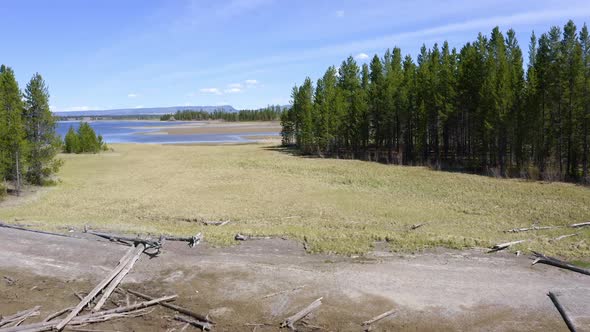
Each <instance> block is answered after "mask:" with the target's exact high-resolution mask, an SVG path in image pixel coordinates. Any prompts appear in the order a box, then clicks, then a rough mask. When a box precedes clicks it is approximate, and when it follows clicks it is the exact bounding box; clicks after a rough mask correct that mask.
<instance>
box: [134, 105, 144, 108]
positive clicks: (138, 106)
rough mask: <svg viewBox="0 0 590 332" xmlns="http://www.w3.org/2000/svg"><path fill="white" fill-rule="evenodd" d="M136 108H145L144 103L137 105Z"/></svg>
mask: <svg viewBox="0 0 590 332" xmlns="http://www.w3.org/2000/svg"><path fill="white" fill-rule="evenodd" d="M135 108H143V105H137V106H135Z"/></svg>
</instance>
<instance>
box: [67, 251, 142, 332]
mask: <svg viewBox="0 0 590 332" xmlns="http://www.w3.org/2000/svg"><path fill="white" fill-rule="evenodd" d="M135 250H136V248H135V247H133V248H130V249H129V251H128V252H127V253H126V254H125V256H130V255H132V254H133V253H134V252H135ZM124 268H125V264H119V265H118V266H117V267H116V268H115V269H114V270H113V271H111V273H110V274H109V275H108V276H107V277H106V278H105V279H103V281H101V282H100V283H99V284H98V285H97V286H96V287H94V289H93V290H92V291H90V293H89V294H88V295H86V297H84V298H83V299H82V300H81V301H80V303H78V305H77V306H76V307H74V309H73V310H72V311H71V312H70V313H69V315H67V316H66V318H64V319H63V320H62V321H61V322H60V323H59V324H57V326H56V328H57V329H58V330H62V329H63V328H64V327H65V326H66V325H67V324H68V322H69V321H71V320H72V319H73V318H74V317H76V315H78V313H79V312H80V311H82V309H84V307H85V306H86V305H88V303H89V302H90V301H91V300H92V299H93V298H95V297H96V295H98V294H99V293H100V292H101V291H102V290H103V289H104V288H105V287H106V286H107V285H108V284H109V283H110V282H111V281H112V280H113V279H114V278H115V277H116V276H117V275H118V274H119V273H120V272H121V271H122V270H123V269H124Z"/></svg>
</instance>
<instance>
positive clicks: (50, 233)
mask: <svg viewBox="0 0 590 332" xmlns="http://www.w3.org/2000/svg"><path fill="white" fill-rule="evenodd" d="M0 227H3V228H10V229H16V230H19V231H25V232H31V233H38V234H45V235H54V236H61V237H71V238H76V239H79V238H78V237H75V236H71V235H67V234H61V233H54V232H47V231H40V230H36V229H30V228H25V227H20V226H15V225H9V224H5V223H3V222H0Z"/></svg>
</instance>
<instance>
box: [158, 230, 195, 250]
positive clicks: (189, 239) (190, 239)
mask: <svg viewBox="0 0 590 332" xmlns="http://www.w3.org/2000/svg"><path fill="white" fill-rule="evenodd" d="M160 239H162V240H167V241H182V242H188V245H189V247H191V248H193V247H195V246H196V245H197V244H199V243H200V242H201V240H203V235H201V233H197V234H195V235H194V236H188V237H178V236H168V235H164V236H161V237H160ZM160 243H162V241H160Z"/></svg>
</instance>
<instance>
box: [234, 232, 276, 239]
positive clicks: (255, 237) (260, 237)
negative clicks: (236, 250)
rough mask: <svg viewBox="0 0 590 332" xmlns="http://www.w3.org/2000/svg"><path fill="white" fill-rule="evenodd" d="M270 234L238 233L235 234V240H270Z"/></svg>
mask: <svg viewBox="0 0 590 332" xmlns="http://www.w3.org/2000/svg"><path fill="white" fill-rule="evenodd" d="M268 239H270V236H251V235H243V234H240V233H238V234H236V236H234V240H236V241H246V240H268Z"/></svg>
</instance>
